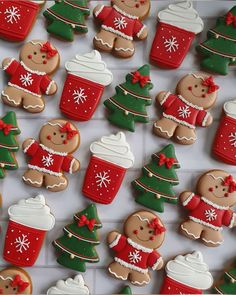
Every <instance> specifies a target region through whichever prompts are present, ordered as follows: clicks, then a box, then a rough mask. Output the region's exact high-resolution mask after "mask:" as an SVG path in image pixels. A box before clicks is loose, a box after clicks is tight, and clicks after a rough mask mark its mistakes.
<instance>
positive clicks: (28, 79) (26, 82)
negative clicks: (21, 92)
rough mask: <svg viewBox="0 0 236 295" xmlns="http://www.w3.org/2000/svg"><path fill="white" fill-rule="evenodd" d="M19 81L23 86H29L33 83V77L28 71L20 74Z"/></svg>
mask: <svg viewBox="0 0 236 295" xmlns="http://www.w3.org/2000/svg"><path fill="white" fill-rule="evenodd" d="M20 81H21V84H22V85H23V86H30V85H32V84H33V82H34V79H33V78H32V75H31V74H30V73H27V74H25V75H23V74H22V75H20Z"/></svg>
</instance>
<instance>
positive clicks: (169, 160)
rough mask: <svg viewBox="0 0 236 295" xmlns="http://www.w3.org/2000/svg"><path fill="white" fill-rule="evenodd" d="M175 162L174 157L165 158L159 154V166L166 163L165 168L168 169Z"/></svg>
mask: <svg viewBox="0 0 236 295" xmlns="http://www.w3.org/2000/svg"><path fill="white" fill-rule="evenodd" d="M174 163H175V158H167V157H166V156H165V155H164V154H159V163H158V165H159V166H162V165H164V164H166V168H168V169H170V168H171V167H172V166H173V165H174Z"/></svg>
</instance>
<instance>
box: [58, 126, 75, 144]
mask: <svg viewBox="0 0 236 295" xmlns="http://www.w3.org/2000/svg"><path fill="white" fill-rule="evenodd" d="M60 132H61V133H66V134H67V136H66V138H67V139H68V140H69V139H72V138H73V137H74V136H75V135H76V134H78V131H76V130H73V129H72V128H71V125H70V123H69V122H67V123H66V124H65V125H63V126H62V127H61V128H60Z"/></svg>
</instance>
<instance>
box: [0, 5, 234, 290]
mask: <svg viewBox="0 0 236 295" xmlns="http://www.w3.org/2000/svg"><path fill="white" fill-rule="evenodd" d="M98 2H102V3H104V4H107V5H109V1H91V2H90V7H91V10H92V9H93V8H94V7H95V5H96V4H97V3H98ZM170 2H171V1H158V0H157V1H152V8H151V13H150V16H149V18H148V19H147V20H146V21H145V23H146V24H147V26H148V28H149V32H150V34H149V37H148V39H147V41H145V42H136V54H135V56H134V57H133V58H132V59H130V60H128V61H127V60H121V59H117V58H114V57H113V56H111V55H109V54H103V58H104V60H105V61H106V62H107V64H108V67H109V69H110V70H111V71H112V72H113V74H114V81H113V84H112V85H111V86H110V87H108V88H107V90H106V91H105V93H104V95H103V100H105V99H106V98H108V97H109V96H110V95H112V94H113V93H114V88H115V86H116V85H117V84H119V83H122V82H123V81H124V80H125V75H126V73H127V72H130V71H133V70H135V69H136V68H137V67H139V66H142V65H143V64H145V63H148V60H149V59H148V57H149V51H150V46H151V44H152V40H153V36H154V34H155V26H156V16H157V12H158V11H159V10H161V9H163V8H164V7H166V6H167V5H168V3H170ZM172 2H173V1H172ZM235 2H236V1H195V2H194V6H195V8H196V9H197V10H198V12H199V14H200V16H201V17H202V18H203V21H204V24H205V30H204V33H203V34H201V36H198V37H197V38H196V40H195V42H194V44H193V46H192V48H191V50H190V52H189V53H188V55H187V57H186V58H185V61H184V62H183V64H182V66H181V67H180V68H179V69H178V70H160V69H158V68H155V67H152V68H151V79H152V82H153V83H154V89H153V90H152V92H151V94H152V97H153V98H154V97H155V96H156V94H157V93H158V92H159V91H161V90H172V91H173V90H174V88H175V86H176V83H177V81H178V80H179V79H180V78H181V77H182V76H183V75H185V74H187V73H189V72H192V71H196V70H199V61H200V59H199V57H198V56H197V54H196V52H195V45H196V44H197V43H198V42H199V40H204V39H205V32H206V31H207V29H209V28H211V27H212V26H214V24H215V19H216V17H217V16H220V15H224V14H225V13H226V12H227V11H228V10H229V9H230V8H231V7H232V6H233V5H235ZM52 4H53V2H52V1H47V4H46V5H47V6H50V5H52ZM87 22H88V27H89V33H88V34H87V35H84V36H76V37H75V41H74V42H73V43H69V42H68V43H67V42H63V41H59V40H57V39H54V38H53V37H51V36H48V34H47V32H46V29H45V19H44V17H43V16H42V15H40V16H39V17H38V19H37V21H36V23H35V26H34V28H33V30H32V32H31V34H30V35H29V37H28V39H27V40H32V39H45V40H47V39H49V40H50V41H51V42H52V43H53V44H54V45H55V46H56V47H57V48H58V50H59V52H60V53H61V67H60V69H59V70H58V72H57V73H56V75H55V76H54V79H55V80H56V81H57V83H58V85H59V91H58V93H57V94H56V95H55V96H54V97H47V98H46V109H45V110H44V112H43V113H41V114H39V115H37V114H36V115H31V114H29V113H26V112H24V111H21V110H18V109H12V108H9V107H7V106H5V105H2V104H0V114H1V115H3V114H4V113H5V112H6V111H7V110H9V109H11V110H15V111H16V113H17V118H18V124H19V127H20V129H21V131H22V133H21V135H20V137H19V141H20V143H22V141H23V140H24V139H26V138H28V137H35V136H36V135H37V134H38V131H39V129H40V128H41V126H42V124H43V123H44V122H45V121H46V120H48V119H52V118H57V117H60V116H61V114H60V111H59V109H58V103H59V100H60V95H61V91H62V86H63V84H64V79H65V76H66V74H65V70H64V64H65V61H67V60H69V59H71V58H72V57H73V56H74V55H75V54H78V53H80V54H83V53H86V52H89V51H91V50H92V49H93V46H92V39H93V36H94V35H95V32H96V31H97V28H96V26H95V24H94V22H93V18H92V16H90V17H89V19H88V21H87ZM20 47H21V44H14V43H9V42H6V41H2V40H0V56H1V59H3V58H4V57H8V56H9V57H16V58H18V49H19V48H20ZM235 79H236V73H235V70H233V68H231V69H230V73H229V75H228V76H226V77H216V82H217V84H219V85H220V86H221V88H220V91H219V96H218V100H217V104H216V107H215V108H214V110H213V111H212V113H213V115H214V119H215V121H214V124H213V125H212V126H211V127H210V128H207V129H204V128H198V130H197V134H198V138H199V139H198V141H197V142H196V143H195V144H194V145H193V146H179V145H175V146H176V154H177V157H178V159H179V162H180V163H181V169H180V170H178V172H179V173H178V175H179V179H180V185H179V186H178V187H176V192H177V194H178V193H180V192H181V191H182V190H184V189H191V190H192V189H194V188H195V184H196V180H197V177H198V176H199V175H200V174H201V173H202V172H204V171H205V170H207V169H212V168H222V169H226V170H228V171H230V172H232V173H234V172H236V169H235V168H234V167H233V166H227V165H224V164H221V163H220V162H217V161H216V160H214V159H213V157H212V156H211V145H212V140H213V137H214V134H215V131H216V127H217V125H218V121H219V117H220V114H221V108H222V104H223V102H225V101H227V100H228V99H231V98H235V81H236V80H235ZM6 82H7V78H6V76H5V75H4V74H3V73H2V72H1V73H0V90H2V89H3V88H4V87H5V85H6ZM148 113H149V115H150V117H151V121H154V120H155V119H156V118H157V116H158V114H157V108H156V107H155V106H154V104H153V106H151V107H149V108H148ZM76 125H77V126H78V128H79V130H80V132H81V146H80V148H79V149H78V151H77V152H76V153H75V155H76V156H77V157H78V158H79V160H80V161H81V164H82V169H81V171H80V172H79V174H76V175H73V176H69V187H68V189H67V190H66V191H63V192H61V193H50V192H48V191H46V190H44V189H42V190H41V192H42V193H43V194H44V195H45V197H46V199H47V203H48V205H49V206H50V207H51V210H52V212H53V214H54V215H55V217H56V226H55V228H54V229H53V230H52V231H51V232H50V233H49V234H48V235H47V239H46V241H45V245H44V247H43V249H42V251H41V254H40V256H39V258H38V261H37V263H36V265H35V266H34V267H32V268H28V269H27V271H28V272H29V274H30V275H31V276H32V280H33V289H34V293H46V291H47V289H48V288H49V287H51V286H52V285H54V284H55V282H56V281H57V280H59V279H65V278H67V277H68V276H74V275H75V274H76V272H74V271H72V270H69V269H66V268H64V267H61V266H60V265H58V264H57V262H56V255H55V252H54V248H53V247H52V246H51V242H52V241H53V240H54V239H55V238H57V237H59V236H61V235H62V228H63V226H64V225H65V224H67V223H69V222H70V221H71V220H72V216H73V214H74V213H75V212H76V211H79V210H81V209H83V208H84V207H85V206H86V205H87V204H88V203H89V201H88V200H87V199H85V198H84V197H83V196H82V194H81V187H82V182H83V178H84V173H85V169H86V167H87V164H88V162H89V145H90V143H91V142H92V141H94V140H97V139H99V138H100V137H101V136H102V135H108V134H110V133H115V132H117V131H119V129H118V128H116V127H115V126H112V125H110V124H109V122H108V121H107V120H106V118H105V108H104V107H103V104H102V102H101V103H100V105H99V107H98V109H97V111H96V113H95V115H94V117H93V119H92V120H90V121H89V122H84V123H76ZM125 133H126V135H127V140H128V142H129V143H130V145H131V148H132V151H133V152H134V155H135V158H136V160H135V166H134V168H132V169H130V170H129V172H128V173H127V174H126V177H125V179H124V182H123V185H122V187H121V189H120V191H119V193H118V195H117V197H116V199H115V201H114V202H113V203H112V204H111V205H108V206H104V205H98V206H97V207H98V211H99V216H100V219H101V220H102V223H103V228H102V229H101V230H100V237H101V245H100V246H98V247H97V251H98V253H99V255H100V258H101V261H100V263H98V264H87V272H86V273H85V274H84V278H85V281H86V284H87V285H88V286H89V289H90V291H91V293H96V294H105V293H106V294H108V293H110V294H111V293H112V292H113V293H114V292H118V291H119V289H120V287H122V286H123V284H122V282H121V281H118V280H115V279H113V278H111V277H110V276H109V275H108V273H107V270H106V266H107V265H108V264H109V262H110V261H111V260H112V255H111V254H112V253H110V252H109V251H108V247H107V245H106V241H105V239H106V235H107V233H108V232H109V231H110V230H112V229H118V230H122V221H123V220H124V219H125V218H126V217H127V216H128V215H129V214H130V213H132V212H134V211H135V210H137V209H140V208H142V207H140V206H139V205H138V204H136V203H135V201H134V193H133V191H132V190H131V186H130V182H131V181H132V180H133V179H135V178H136V177H138V176H139V175H140V171H141V167H142V166H143V165H144V164H145V163H147V162H149V160H150V156H151V154H152V153H153V152H156V151H158V150H160V149H161V148H162V147H163V145H166V144H168V143H169V141H166V140H162V139H160V138H158V137H156V136H154V135H153V134H152V122H150V124H146V125H145V124H137V125H136V131H135V133H130V132H125ZM17 159H18V160H19V165H20V169H19V170H17V171H13V172H9V173H7V174H8V175H7V177H6V178H5V179H4V180H2V181H1V182H0V192H1V193H2V195H3V211H2V215H1V219H0V223H1V226H2V234H1V238H0V239H1V240H0V241H1V247H2V245H3V242H4V235H5V229H6V224H7V219H8V216H7V208H8V207H9V206H10V205H11V204H13V203H15V202H16V201H17V200H19V199H21V198H26V197H30V196H32V195H36V194H37V193H38V192H39V191H37V190H36V189H34V188H31V187H29V186H26V185H25V184H24V183H23V182H22V180H21V177H22V174H23V172H24V170H25V169H26V162H25V157H24V156H23V154H22V151H20V152H19V153H18V154H17ZM185 214H186V212H185V211H184V210H182V209H181V208H180V207H179V206H174V205H169V204H165V212H164V213H162V214H159V216H160V217H161V218H162V220H163V221H164V223H165V225H166V227H167V234H166V239H165V242H164V244H163V246H162V247H161V248H160V249H159V250H160V253H161V254H162V256H163V258H164V259H165V261H168V260H169V259H170V258H172V257H174V256H175V255H177V254H180V253H183V254H184V253H187V252H191V251H193V250H200V251H202V253H203V255H204V258H205V261H206V262H207V263H208V264H209V267H210V270H211V271H212V273H213V275H214V276H216V277H217V275H218V274H219V273H220V271H221V270H222V269H223V267H224V265H225V263H226V262H228V260H230V259H232V258H234V256H235V254H236V253H235V235H236V231H235V230H229V229H227V228H225V230H224V238H225V242H224V244H223V245H222V246H220V247H218V248H207V247H206V246H204V245H202V244H201V243H199V242H196V241H191V240H189V239H187V238H185V237H184V236H182V235H180V234H179V233H178V227H179V224H180V222H181V220H182V219H184V217H185ZM5 265H6V263H5V262H4V261H2V260H1V259H0V267H4V266H5ZM162 275H163V274H162V272H155V273H154V272H153V273H152V280H151V283H150V284H149V285H148V286H146V287H141V288H139V287H132V289H133V293H140V294H144V293H146V294H148V293H158V292H159V288H160V284H161V280H162Z"/></svg>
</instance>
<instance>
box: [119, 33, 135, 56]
mask: <svg viewBox="0 0 236 295" xmlns="http://www.w3.org/2000/svg"><path fill="white" fill-rule="evenodd" d="M114 49H115V52H116V55H118V56H119V57H123V58H129V57H131V56H133V55H134V44H133V41H130V40H126V39H124V38H122V37H118V38H117V39H116V40H115V47H114Z"/></svg>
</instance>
